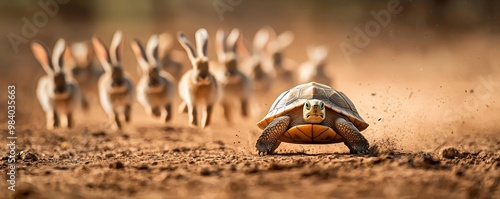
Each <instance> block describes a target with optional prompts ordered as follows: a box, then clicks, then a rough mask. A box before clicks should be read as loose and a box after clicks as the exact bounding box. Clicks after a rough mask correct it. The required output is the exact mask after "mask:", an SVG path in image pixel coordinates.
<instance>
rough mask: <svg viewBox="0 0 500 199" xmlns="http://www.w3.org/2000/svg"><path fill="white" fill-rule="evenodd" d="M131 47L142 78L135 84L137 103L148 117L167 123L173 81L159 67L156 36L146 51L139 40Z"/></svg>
mask: <svg viewBox="0 0 500 199" xmlns="http://www.w3.org/2000/svg"><path fill="white" fill-rule="evenodd" d="M131 45H132V50H133V51H134V54H135V57H136V58H137V61H138V62H139V66H140V67H141V69H142V77H141V79H140V80H139V83H138V84H137V101H138V102H139V104H141V105H142V106H143V107H144V109H145V111H146V113H147V114H148V115H153V116H155V117H160V119H161V120H162V121H163V122H168V121H170V120H171V119H172V102H173V100H174V95H175V79H174V77H172V75H170V74H169V73H168V72H166V71H164V70H162V68H161V67H160V60H159V57H158V36H157V35H152V36H151V37H150V38H149V41H148V43H147V46H146V50H145V49H144V48H143V47H142V44H141V42H139V40H134V41H132V44H131Z"/></svg>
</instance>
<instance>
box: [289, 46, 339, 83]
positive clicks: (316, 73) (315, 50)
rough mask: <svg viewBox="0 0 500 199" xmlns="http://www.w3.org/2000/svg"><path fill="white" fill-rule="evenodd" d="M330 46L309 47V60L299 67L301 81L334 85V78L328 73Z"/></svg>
mask: <svg viewBox="0 0 500 199" xmlns="http://www.w3.org/2000/svg"><path fill="white" fill-rule="evenodd" d="M327 55H328V48H327V47H326V46H316V47H312V46H310V47H309V48H307V56H308V57H309V60H308V61H306V62H304V63H303V64H302V65H301V66H300V68H299V78H298V79H299V82H300V83H306V82H311V81H314V82H318V83H321V84H325V85H329V86H332V85H333V81H332V78H331V77H329V76H328V75H327V74H326V70H325V66H326V56H327Z"/></svg>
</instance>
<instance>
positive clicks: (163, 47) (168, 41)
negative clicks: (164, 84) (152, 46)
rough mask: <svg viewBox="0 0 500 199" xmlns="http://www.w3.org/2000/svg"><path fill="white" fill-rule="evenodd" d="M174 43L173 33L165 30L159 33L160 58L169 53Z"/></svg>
mask: <svg viewBox="0 0 500 199" xmlns="http://www.w3.org/2000/svg"><path fill="white" fill-rule="evenodd" d="M173 46H174V43H173V42H172V35H170V34H169V33H167V32H165V33H162V34H160V35H158V55H159V59H160V60H161V59H163V57H164V56H165V55H167V54H169V53H170V52H171V51H172V47H173Z"/></svg>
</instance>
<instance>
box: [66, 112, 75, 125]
mask: <svg viewBox="0 0 500 199" xmlns="http://www.w3.org/2000/svg"><path fill="white" fill-rule="evenodd" d="M66 120H67V123H68V128H73V126H74V121H73V113H68V114H67V115H66Z"/></svg>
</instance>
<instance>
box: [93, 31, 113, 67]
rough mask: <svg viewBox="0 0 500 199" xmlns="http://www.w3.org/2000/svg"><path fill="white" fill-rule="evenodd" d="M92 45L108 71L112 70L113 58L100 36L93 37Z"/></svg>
mask: <svg viewBox="0 0 500 199" xmlns="http://www.w3.org/2000/svg"><path fill="white" fill-rule="evenodd" d="M92 45H93V46H94V51H95V55H96V56H97V59H99V62H100V63H101V65H102V67H103V68H104V70H105V71H106V72H109V71H111V59H110V57H109V52H108V49H107V48H106V46H105V45H104V42H103V41H102V40H101V39H100V38H99V37H96V36H94V37H92Z"/></svg>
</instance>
